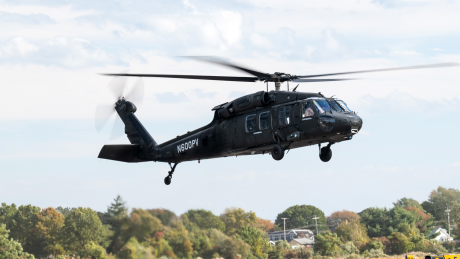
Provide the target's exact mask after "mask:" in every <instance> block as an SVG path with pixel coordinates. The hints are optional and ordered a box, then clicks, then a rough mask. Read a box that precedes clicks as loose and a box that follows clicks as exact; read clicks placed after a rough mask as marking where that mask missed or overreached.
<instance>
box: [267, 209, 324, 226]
mask: <svg viewBox="0 0 460 259" xmlns="http://www.w3.org/2000/svg"><path fill="white" fill-rule="evenodd" d="M315 216H316V217H319V219H318V229H319V230H326V229H328V228H327V226H326V216H324V212H322V211H321V210H320V209H318V208H316V207H315V206H312V205H295V206H292V207H289V208H287V209H286V210H285V211H283V212H282V213H280V214H278V216H277V217H276V220H275V224H276V225H278V226H281V227H283V219H282V218H287V219H286V229H293V228H299V227H303V226H305V225H310V226H311V227H310V229H316V226H314V225H315V220H313V218H314V217H315Z"/></svg>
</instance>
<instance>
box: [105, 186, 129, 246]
mask: <svg viewBox="0 0 460 259" xmlns="http://www.w3.org/2000/svg"><path fill="white" fill-rule="evenodd" d="M125 204H126V202H125V201H123V198H121V196H120V195H117V197H116V198H115V199H114V200H113V202H112V203H111V204H110V205H109V206H108V207H107V212H106V213H103V215H102V216H103V217H104V218H106V221H107V223H108V224H109V225H110V228H109V227H108V226H106V225H104V228H105V230H104V241H105V242H104V243H103V244H102V246H103V247H106V248H107V251H108V252H112V253H116V252H117V250H115V249H114V248H118V249H119V248H121V247H122V246H123V241H122V240H121V236H120V235H121V226H122V224H123V222H124V221H125V220H126V218H127V217H128V208H126V205H125Z"/></svg>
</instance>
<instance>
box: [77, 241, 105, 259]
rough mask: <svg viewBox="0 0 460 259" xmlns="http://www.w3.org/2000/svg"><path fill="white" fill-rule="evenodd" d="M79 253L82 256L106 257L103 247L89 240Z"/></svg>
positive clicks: (92, 257) (94, 258) (101, 258)
mask: <svg viewBox="0 0 460 259" xmlns="http://www.w3.org/2000/svg"><path fill="white" fill-rule="evenodd" d="M79 255H80V257H82V258H87V257H90V258H91V259H105V258H107V253H106V252H105V249H104V248H103V247H102V246H100V245H98V244H96V243H94V242H89V243H88V244H86V245H85V247H83V249H82V250H80V252H79Z"/></svg>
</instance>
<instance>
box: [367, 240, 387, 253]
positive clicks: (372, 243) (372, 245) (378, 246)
mask: <svg viewBox="0 0 460 259" xmlns="http://www.w3.org/2000/svg"><path fill="white" fill-rule="evenodd" d="M366 249H367V250H371V249H374V250H382V251H383V250H385V246H384V245H383V243H382V241H380V240H379V239H378V238H375V237H373V238H371V239H370V240H369V242H368V243H367V244H366Z"/></svg>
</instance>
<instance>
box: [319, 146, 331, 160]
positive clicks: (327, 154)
mask: <svg viewBox="0 0 460 259" xmlns="http://www.w3.org/2000/svg"><path fill="white" fill-rule="evenodd" d="M331 158H332V150H331V149H330V148H328V147H323V148H321V154H319V159H321V161H323V162H329V160H331Z"/></svg>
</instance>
